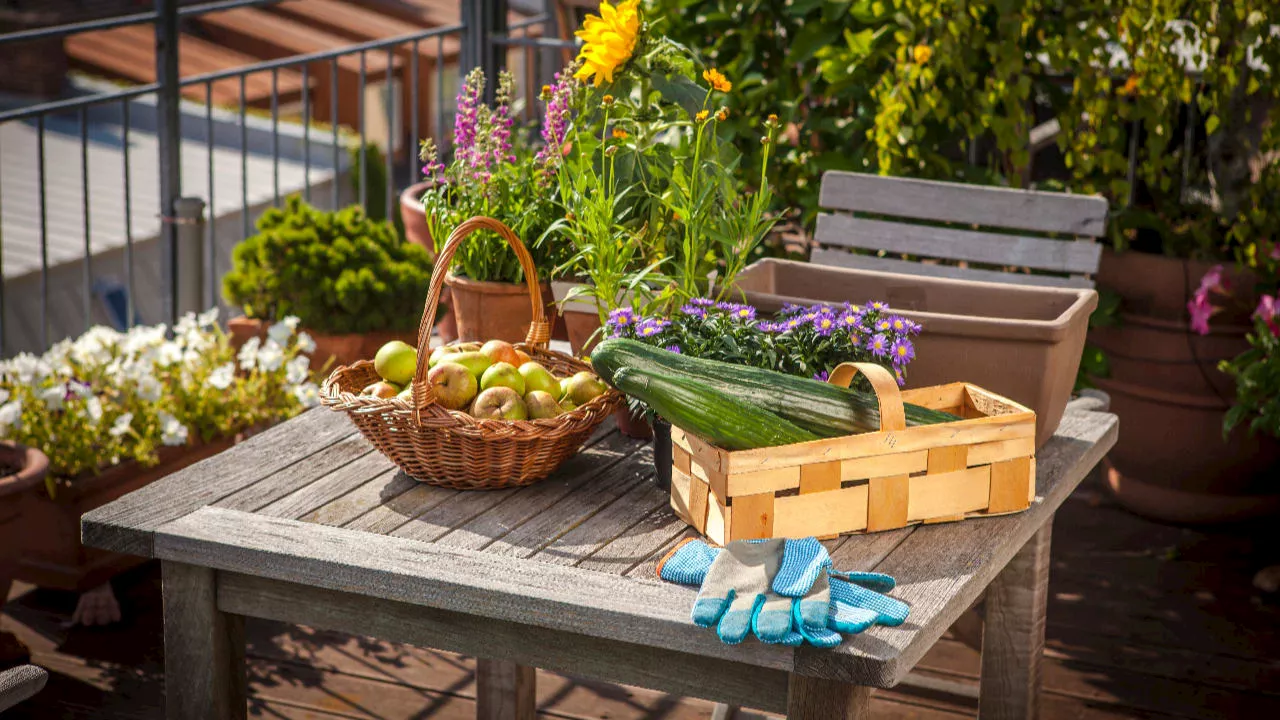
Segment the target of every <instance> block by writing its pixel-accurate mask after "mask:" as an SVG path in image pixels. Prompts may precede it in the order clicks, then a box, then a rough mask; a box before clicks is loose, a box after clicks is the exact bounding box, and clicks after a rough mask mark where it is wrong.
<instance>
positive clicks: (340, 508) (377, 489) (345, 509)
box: [298, 469, 420, 527]
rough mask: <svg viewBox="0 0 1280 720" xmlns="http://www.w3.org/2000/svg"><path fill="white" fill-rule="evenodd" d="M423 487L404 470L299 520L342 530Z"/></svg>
mask: <svg viewBox="0 0 1280 720" xmlns="http://www.w3.org/2000/svg"><path fill="white" fill-rule="evenodd" d="M419 484H420V483H419V482H418V481H417V480H414V479H413V478H411V477H409V476H408V475H406V474H404V473H403V472H401V471H400V470H398V469H396V470H388V471H387V472H385V473H383V474H381V475H379V476H378V477H376V478H373V479H372V480H370V481H368V482H366V483H365V484H363V485H361V486H360V487H358V488H355V489H354V490H352V491H351V492H349V493H347V494H346V495H343V496H341V497H337V498H334V499H333V500H330V501H329V502H327V503H325V504H324V505H322V506H321V507H318V508H316V509H315V510H312V511H311V512H309V513H307V514H306V515H303V516H302V517H300V518H298V519H299V520H301V521H303V522H313V523H318V524H320V525H333V526H334V527H341V526H343V525H346V524H347V523H350V522H351V521H353V520H355V519H356V518H358V517H360V516H361V515H364V514H365V513H367V512H369V510H371V509H372V508H374V507H377V506H378V505H379V504H381V503H384V502H390V501H391V500H394V499H395V498H398V497H400V496H401V495H403V494H405V493H406V492H409V491H410V490H412V489H413V488H415V487H418V485H419Z"/></svg>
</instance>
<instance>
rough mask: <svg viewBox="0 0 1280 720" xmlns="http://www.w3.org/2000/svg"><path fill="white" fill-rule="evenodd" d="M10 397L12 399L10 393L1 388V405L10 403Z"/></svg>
mask: <svg viewBox="0 0 1280 720" xmlns="http://www.w3.org/2000/svg"><path fill="white" fill-rule="evenodd" d="M9 397H10V395H9V391H8V390H5V389H4V388H0V405H3V404H5V403H7V402H9Z"/></svg>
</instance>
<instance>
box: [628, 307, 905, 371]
mask: <svg viewBox="0 0 1280 720" xmlns="http://www.w3.org/2000/svg"><path fill="white" fill-rule="evenodd" d="M605 329H606V333H607V334H608V335H609V337H614V338H630V339H632V340H638V341H640V342H643V343H645V344H648V345H652V346H654V347H660V348H664V349H666V350H669V351H671V352H677V353H682V354H686V355H691V356H693V357H699V358H704V359H708V360H719V361H722V362H729V363H735V364H739V365H747V366H750V367H757V368H762V369H766V370H775V371H777V372H782V373H787V374H789V375H797V376H800V377H810V378H813V379H815V380H826V379H827V376H828V374H829V373H830V372H831V370H832V369H833V368H834V367H835V366H837V365H839V364H840V363H843V362H851V361H852V362H872V363H876V364H878V365H881V366H883V367H885V368H886V369H889V370H892V371H893V373H894V376H895V377H896V378H897V379H898V384H899V385H901V384H903V383H905V382H906V370H907V366H908V365H909V364H910V363H911V361H912V360H914V359H915V346H914V345H913V344H912V341H911V338H912V337H914V336H915V335H917V334H918V333H919V332H920V330H921V327H920V325H919V324H918V323H916V322H913V321H911V320H909V319H907V318H905V317H902V316H901V315H895V314H893V312H892V311H891V310H890V309H889V306H888V305H886V304H884V303H881V302H873V303H869V304H867V305H853V304H850V303H845V304H843V305H811V306H798V305H787V306H785V307H784V308H783V309H782V311H781V312H780V313H778V314H777V315H776V316H774V317H773V318H765V317H762V316H761V314H760V313H759V312H758V311H757V310H756V308H754V307H752V306H750V305H744V304H740V303H731V302H724V301H716V300H712V299H709V298H693V299H691V300H689V301H688V302H687V303H685V304H684V305H682V306H681V307H680V308H679V309H678V310H677V311H676V312H674V313H671V314H670V315H668V316H643V315H640V314H639V313H637V312H635V311H634V310H632V309H630V308H625V307H624V308H617V309H615V310H613V311H612V312H611V313H610V314H609V319H608V321H607V323H606V326H605ZM860 382H865V381H861V380H860Z"/></svg>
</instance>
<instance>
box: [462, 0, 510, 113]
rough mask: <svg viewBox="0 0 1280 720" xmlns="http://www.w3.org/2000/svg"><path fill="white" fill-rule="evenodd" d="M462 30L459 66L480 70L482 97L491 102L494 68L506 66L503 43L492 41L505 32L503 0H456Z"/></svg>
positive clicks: (505, 1)
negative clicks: (482, 87) (457, 0)
mask: <svg viewBox="0 0 1280 720" xmlns="http://www.w3.org/2000/svg"><path fill="white" fill-rule="evenodd" d="M459 5H460V9H461V13H462V24H463V25H465V26H466V27H465V28H464V30H463V39H462V44H463V58H462V60H463V68H464V69H465V70H470V69H471V68H474V67H480V68H482V69H483V70H484V78H485V100H486V101H487V102H493V98H494V95H495V94H496V92H497V90H498V71H499V70H501V69H502V68H503V67H504V66H505V65H506V62H505V60H506V57H505V55H506V46H504V45H499V44H497V43H495V42H493V38H494V36H495V35H505V34H506V32H507V0H459Z"/></svg>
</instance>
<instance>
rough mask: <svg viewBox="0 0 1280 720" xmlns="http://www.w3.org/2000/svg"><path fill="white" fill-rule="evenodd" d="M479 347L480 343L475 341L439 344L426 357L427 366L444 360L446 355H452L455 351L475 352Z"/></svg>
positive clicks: (431, 366) (433, 365)
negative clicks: (428, 356) (429, 355)
mask: <svg viewBox="0 0 1280 720" xmlns="http://www.w3.org/2000/svg"><path fill="white" fill-rule="evenodd" d="M479 349H480V343H477V342H465V343H458V344H457V345H441V346H440V347H438V348H436V349H435V350H432V351H431V357H430V358H428V359H427V367H429V368H433V367H435V366H436V365H439V364H440V363H441V362H443V361H444V358H445V356H446V355H453V354H456V353H464V352H475V351H477V350H479Z"/></svg>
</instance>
